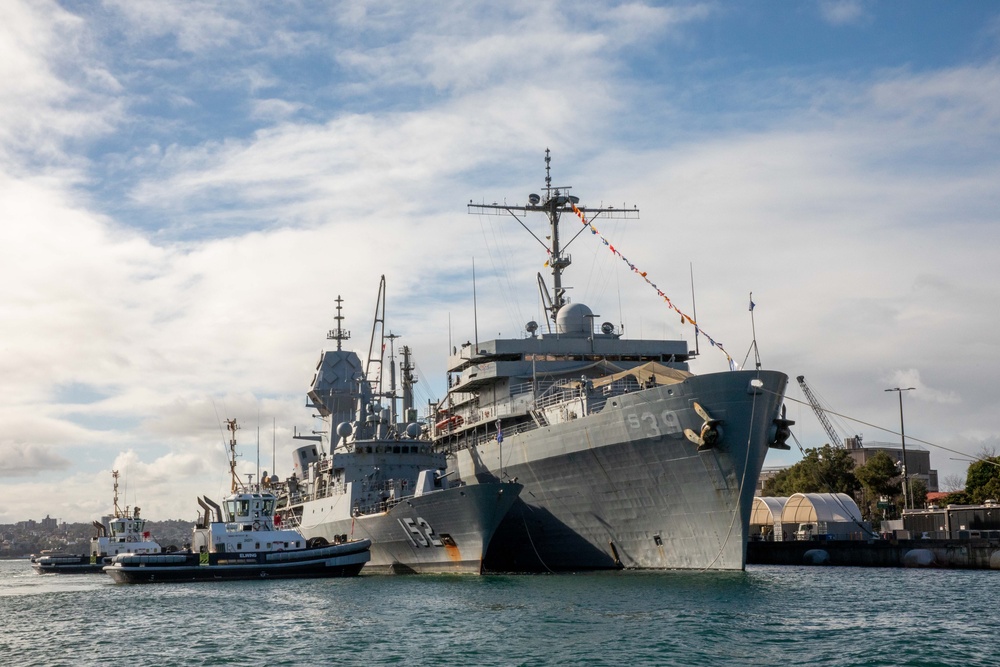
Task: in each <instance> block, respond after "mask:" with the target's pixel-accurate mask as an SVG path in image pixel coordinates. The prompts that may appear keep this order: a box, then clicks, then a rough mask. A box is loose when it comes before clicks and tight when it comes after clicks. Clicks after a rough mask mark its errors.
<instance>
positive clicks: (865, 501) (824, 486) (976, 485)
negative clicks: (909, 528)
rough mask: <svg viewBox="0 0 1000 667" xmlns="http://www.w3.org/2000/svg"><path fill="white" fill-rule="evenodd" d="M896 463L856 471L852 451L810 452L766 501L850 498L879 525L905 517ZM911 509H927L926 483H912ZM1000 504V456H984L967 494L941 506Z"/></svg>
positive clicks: (879, 460) (874, 463) (884, 458)
mask: <svg viewBox="0 0 1000 667" xmlns="http://www.w3.org/2000/svg"><path fill="white" fill-rule="evenodd" d="M902 486H903V485H902V479H901V477H900V475H899V470H898V469H897V468H896V462H895V461H894V460H893V459H892V457H891V456H889V454H887V453H886V452H877V453H875V454H874V455H873V456H872V457H871V458H870V459H868V461H867V462H866V463H865V464H864V465H860V466H855V463H854V459H852V458H851V456H850V454H849V453H848V452H847V450H846V449H841V448H839V447H832V446H830V445H823V446H822V447H817V448H814V449H807V450H805V455H804V456H803V458H802V460H801V461H799V462H798V463H796V464H795V465H793V466H791V467H789V468H786V469H785V470H782V471H781V472H780V473H778V474H777V475H775V476H774V477H772V478H771V479H769V480H767V481H766V482H765V483H764V489H763V492H762V495H765V496H790V495H792V494H793V493H846V494H847V495H849V496H851V497H852V498H854V499H855V501H856V502H857V503H858V507H859V508H860V509H861V514H862V518H864V519H866V520H870V521H872V522H874V523H877V522H878V521H879V520H881V519H892V518H897V517H899V516H900V512H901V510H902V508H903V488H902ZM910 490H911V492H912V494H913V499H912V501H911V506H912V507H914V508H917V509H921V508H924V507H926V506H927V487H926V485H925V484H924V482H923V480H920V479H912V478H911V479H910ZM987 500H1000V456H997V455H996V454H995V453H993V452H987V451H984V452H983V454H982V455H981V456H980V457H979V458H978V460H976V461H974V462H973V463H971V464H969V469H968V472H967V473H966V479H965V488H964V489H962V490H960V491H953V492H951V493H949V494H948V495H947V496H946V497H944V498H942V499H941V500H940V501H938V502H939V503H940V504H941V505H942V506H944V505H951V504H954V505H979V504H982V503H984V502H986V501H987Z"/></svg>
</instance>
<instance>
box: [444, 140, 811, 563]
mask: <svg viewBox="0 0 1000 667" xmlns="http://www.w3.org/2000/svg"><path fill="white" fill-rule="evenodd" d="M545 161H546V177H545V187H544V188H543V191H542V192H543V194H541V195H539V194H532V195H530V196H529V198H528V202H529V203H528V204H526V205H507V204H481V205H478V204H471V203H470V204H469V209H470V213H478V214H492V215H503V216H506V215H510V216H512V217H514V218H515V219H516V220H517V221H518V222H520V223H521V225H522V226H523V227H525V229H528V227H527V226H526V225H525V223H524V222H523V221H522V219H521V218H522V216H527V215H530V214H540V215H543V216H546V217H547V219H548V228H549V229H548V235H547V237H546V240H545V241H542V240H541V239H539V238H538V236H535V239H536V240H538V241H539V242H540V243H541V244H542V245H544V246H545V248H546V251H547V253H548V266H549V267H551V272H552V275H551V281H552V286H551V289H550V288H549V286H548V285H547V284H546V282H545V280H544V279H543V277H542V275H541V274H539V275H538V285H539V289H540V292H541V296H542V301H543V303H544V304H545V306H546V310H547V318H546V322H545V325H544V328H542V327H539V326H538V324H536V323H535V322H529V323H528V324H527V326H526V334H525V335H524V336H523V337H520V338H513V339H511V338H497V339H494V340H487V341H475V342H469V343H466V344H465V345H462V346H461V347H460V348H456V349H454V350H453V354H452V356H451V357H450V358H449V360H448V387H449V389H448V395H447V398H446V399H445V400H444V401H442V402H441V403H440V404H439V405H438V406H437V414H436V415H435V418H434V419H433V421H432V423H431V424H430V425H429V427H428V428H429V430H430V431H431V434H432V438H433V441H434V446H435V450H436V451H437V452H441V453H447V454H448V455H449V467H448V475H449V477H450V478H451V479H452V480H453V481H455V482H462V483H464V484H466V486H465V487H464V488H466V489H474V488H475V486H476V485H477V484H488V485H491V487H492V486H493V485H495V484H497V483H498V482H500V481H506V480H516V481H517V482H519V483H520V484H523V485H524V489H523V491H522V492H521V494H520V497H519V499H518V501H517V502H516V503H515V505H514V507H513V508H512V510H511V511H510V512H509V513H508V514H507V516H506V517H505V519H504V520H503V522H502V524H501V525H500V527H499V529H498V530H497V533H496V535H495V537H494V540H493V542H492V544H491V546H490V549H489V551H488V552H487V555H486V561H485V564H484V567H485V568H486V570H487V571H493V572H534V571H567V570H585V569H605V568H652V569H675V568H676V569H720V570H741V569H743V568H744V567H745V564H746V542H747V532H748V528H749V518H750V511H751V508H752V504H753V497H754V489H755V487H756V484H757V481H758V476H759V474H760V469H761V466H762V465H763V462H764V457H765V455H766V453H767V450H768V448H769V447H772V448H780V449H788V445H787V444H786V440H787V438H788V437H789V435H790V430H789V426H790V424H792V423H793V422H791V421H789V420H787V419H785V418H784V411H783V407H782V402H783V398H784V391H785V386H786V383H787V380H788V378H787V376H786V375H785V374H784V373H780V372H777V371H772V370H760V369H759V368H758V369H757V370H734V371H732V372H719V373H708V374H704V375H693V374H692V373H690V372H689V369H688V361H689V359H691V358H692V357H693V356H694V355H695V354H696V351H695V350H690V349H689V347H688V344H687V342H686V341H683V340H645V339H643V340H629V339H626V338H625V337H624V336H623V334H622V332H621V331H620V330H619V329H618V328H616V327H615V326H614V325H613V324H612V323H610V322H604V323H602V324H601V325H600V326H595V318H597V317H598V316H597V315H595V314H594V313H593V312H592V311H591V309H590V308H588V307H587V306H586V305H584V304H582V303H571V302H570V301H569V299H568V298H567V296H566V287H565V286H564V284H563V272H564V270H565V269H566V268H567V267H568V266H569V265H570V263H571V258H570V255H569V254H567V253H566V252H565V248H564V247H563V246H561V245H560V226H559V223H560V217H561V215H562V214H563V213H569V214H570V216H572V217H573V219H574V220H575V219H577V217H578V216H579V218H580V220H579V221H578V222H580V221H582V222H583V223H584V225H585V227H584V229H583V230H581V231H584V230H586V229H587V227H589V226H591V225H590V223H591V222H592V221H593V220H595V219H604V218H609V217H620V218H624V217H638V210H637V209H624V208H623V209H616V208H613V207H610V208H609V207H603V208H587V207H586V206H582V205H578V204H579V201H580V200H579V199H578V198H577V197H575V196H573V195H571V194H570V190H571V188H569V187H555V186H553V185H552V180H551V173H550V165H549V162H550V157H549V153H548V151H546V157H545ZM529 232H530V229H529ZM595 233H596V230H595ZM532 235H534V234H533V233H532ZM574 238H575V237H574ZM571 241H572V239H571Z"/></svg>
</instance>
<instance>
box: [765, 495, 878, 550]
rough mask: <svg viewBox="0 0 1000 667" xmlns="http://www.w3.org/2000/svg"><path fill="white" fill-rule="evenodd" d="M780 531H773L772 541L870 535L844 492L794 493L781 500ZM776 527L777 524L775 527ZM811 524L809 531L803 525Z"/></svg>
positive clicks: (857, 511) (847, 537)
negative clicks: (817, 536)
mask: <svg viewBox="0 0 1000 667" xmlns="http://www.w3.org/2000/svg"><path fill="white" fill-rule="evenodd" d="M780 523H781V525H782V529H781V532H780V533H779V532H778V530H777V528H776V529H775V538H776V539H781V538H779V537H778V535H779V534H780V535H782V536H783V537H785V538H786V539H793V536H794V535H795V534H796V533H798V534H799V538H800V539H802V538H803V537H805V539H810V538H811V537H812V536H816V535H829V536H831V537H833V538H834V539H850V538H852V537H864V536H866V535H867V534H869V533H870V532H871V529H870V527H869V526H868V524H867V523H866V522H864V521H862V519H861V510H860V509H859V508H858V505H857V503H855V502H854V499H853V498H851V497H850V496H849V495H847V494H846V493H796V494H793V495H792V496H789V498H788V499H787V500H786V501H785V503H784V506H783V507H782V509H781V521H780ZM776 525H777V524H776ZM807 525H811V526H812V528H811V529H805V528H803V527H804V526H807Z"/></svg>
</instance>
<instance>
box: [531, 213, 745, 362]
mask: <svg viewBox="0 0 1000 667" xmlns="http://www.w3.org/2000/svg"><path fill="white" fill-rule="evenodd" d="M569 205H570V206H572V207H573V212H574V213H576V215H577V217H579V218H580V222H582V223H583V226H584V227H589V228H590V233H591V234H594V235H596V236H597V237H599V238H600V239H601V243H603V244H604V245H606V246H607V247H608V249H609V250H611V252H613V253H614V254H615V255H616V256H617V257H619V258H621V260H622V261H623V262H625V263H626V264H628V268H630V269H631V270H632V273H634V274H636V275H637V276H639V277H640V278H642V279H643V280H645V281H646V283H647V284H649V286H650V287H652V288H653V289H655V290H656V293H657V294H659V295H660V296H661V297H662V298H663V300H664V301H666V302H667V306H668V307H670V309H671V310H674V311H676V312H677V314H678V315H680V316H681V322H682V323H683V322H687V323H688V324H690V325H691V326H693V327H694V330H695V335H698V334H701V335H702V336H704V337H705V338H707V339H708V342H709V343H711V345H712V347H717V348H719V350H720V351H721V352H722V353H723V354H724V355H726V360H727V361H728V362H729V370H731V371H735V370H736V362H735V361H733V358H732V357H731V356H730V355H729V353H728V352H726V349H725V348H724V347H722V343H720V342H718V341H716V340H715V339H713V338H712V337H711V336H709V335H708V334H707V333H705V330H704V329H702V328H701V327H699V326H698V323H697V322H695V321H694V318H692V317H690V316H689V315H687V314H686V313H685V312H684V311H682V310H681V309H680V308H678V307H677V306H675V305H674V302H673V301H671V300H670V297H669V296H667V295H666V294H664V293H663V290H661V289H660V288H659V287H657V286H656V285H655V284H654V283H653V281H651V280H650V279H649V278H648V277H647V276H646V272H645V271H640V270H639V269H638V267H636V265H635V264H633V263H632V262H630V261H628V259H626V257H625V255H623V254H621V252H619V251H618V249H617V248H615V247H614V246H613V245H611V242H610V241H608V240H607V239H606V238H604V235H603V234H601V233H600V232H599V231H597V227H594V225H593V223H592V222H590V221H589V220H587V217H586V216H585V215H584V214H583V211H581V210H580V209H578V208H577V207H576V204H574V203H573V202H572V201H571V202H570V203H569ZM546 264H548V262H546Z"/></svg>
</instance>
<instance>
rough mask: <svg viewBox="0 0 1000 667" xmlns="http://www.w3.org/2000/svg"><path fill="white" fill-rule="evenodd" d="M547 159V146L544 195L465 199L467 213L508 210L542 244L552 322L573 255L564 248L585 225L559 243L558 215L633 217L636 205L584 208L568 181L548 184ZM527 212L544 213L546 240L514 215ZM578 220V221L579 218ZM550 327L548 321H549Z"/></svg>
mask: <svg viewBox="0 0 1000 667" xmlns="http://www.w3.org/2000/svg"><path fill="white" fill-rule="evenodd" d="M551 162H552V157H551V154H550V151H549V149H548V148H546V149H545V187H544V188H542V191H543V192H544V193H545V195H544V198H543V197H540V196H539V195H537V194H534V193H532V194H530V195H528V204H526V205H520V204H497V203H495V202H494V203H493V204H473V203H472V202H471V201H470V202H469V213H470V214H471V213H478V214H482V215H503V214H504V213H505V212H506V213H509V214H510V216H511V217H513V218H514V219H515V220H517V221H518V223H520V225H521V226H522V227H524V229H525V230H526V231H527V232H528V233H529V234H531V235H532V236H533V237H534V238H535V240H536V241H538V242H539V243H540V244H541V245H542V247H544V248H545V250H546V252H547V253H548V255H549V261H548V266H549V268H551V269H552V295H551V297H550V296H549V294H548V293H543V296H544V297H545V298H544V300H545V302H546V304H547V305H546V306H545V309H546V310H547V311H549V319H550V320H551V321H552V322H555V321H556V315H557V313H558V312H559V309H560V308H562V307H563V306H564V305H566V303H567V302H568V300H567V299H566V289H567V288H566V287H564V286H563V281H562V274H563V271H565V270H566V268H567V267H568V266H569V265H570V264H572V262H573V258H572V257H571V256H570V255H569V254H567V253H566V252H565V251H566V248H567V247H569V245H570V243H572V242H573V241H574V240H576V238H577V237H578V236H579V235H580V234H581V233H582V232H583V231H584V230H585V229H587V225H583V224H581V228H580V231H578V232H577V233H576V234H574V235H573V237H572V238H571V239H570V240H569V241H568V242H567V243H566V244H565V245H562V243H561V241H560V238H559V218H560V216H561V215H562V214H563V213H565V212H567V211H568V212H570V213H575V211H574V208H575V209H576V211H579V212H580V213H581V214H582V215H583V217H584V219H586V221H587V223H590V222H592V221H593V220H594V219H595V218H597V217H598V216H601V217H603V218H625V219H637V218H638V217H639V209H638V208H637V207H632V208H615V207H614V206H608V207H606V208H604V207H597V208H587V207H586V206H577V204H578V203H579V202H580V198H579V197H576V196H574V195H571V194H569V191H570V190H571V189H572V186H569V185H560V186H554V185H552V172H551ZM527 213H544V214H545V215H546V217H548V220H549V236H548V241H549V243H546V242H545V241H543V240H542V239H540V238H538V236H537V235H536V234H535V233H534V232H532V231H531V230H530V229H529V228H528V226H527V225H526V224H524V221H523V220H522V219H521V218H520V217H518V215H519V214H520V215H524V214H527ZM581 223H582V221H581ZM539 286H540V287H542V288H543V289H544V287H545V285H544V281H543V280H542V278H541V274H539ZM550 329H551V325H550Z"/></svg>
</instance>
